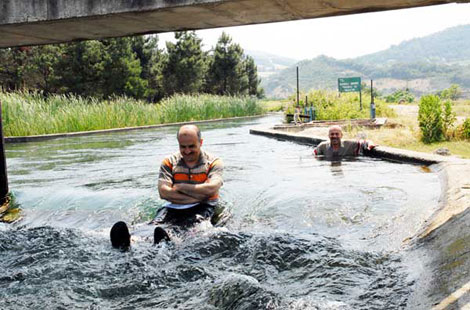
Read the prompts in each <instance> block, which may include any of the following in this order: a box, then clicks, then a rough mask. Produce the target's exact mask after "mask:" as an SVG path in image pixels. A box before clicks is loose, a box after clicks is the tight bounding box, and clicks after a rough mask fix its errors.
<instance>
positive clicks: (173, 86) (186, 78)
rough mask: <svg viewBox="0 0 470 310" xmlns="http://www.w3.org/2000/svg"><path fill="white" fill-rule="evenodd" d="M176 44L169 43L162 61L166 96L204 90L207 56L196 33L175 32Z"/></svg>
mask: <svg viewBox="0 0 470 310" xmlns="http://www.w3.org/2000/svg"><path fill="white" fill-rule="evenodd" d="M175 39H176V40H177V41H176V43H171V42H167V44H166V49H167V55H166V57H165V58H164V59H163V61H162V78H163V81H162V84H163V88H164V90H165V93H166V95H172V94H174V93H186V94H189V93H196V92H199V91H201V90H202V86H203V85H204V82H205V81H204V78H205V75H206V71H207V55H206V53H205V52H204V51H203V50H202V40H201V39H200V38H198V37H197V36H196V33H195V32H194V31H183V32H175Z"/></svg>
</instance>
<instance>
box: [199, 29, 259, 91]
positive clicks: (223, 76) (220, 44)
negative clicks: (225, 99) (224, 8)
mask: <svg viewBox="0 0 470 310" xmlns="http://www.w3.org/2000/svg"><path fill="white" fill-rule="evenodd" d="M245 73H246V65H245V63H244V62H243V49H242V48H241V47H240V45H238V44H235V43H232V38H231V37H230V36H229V35H228V34H226V33H225V32H223V33H222V35H221V36H220V38H219V40H218V41H217V44H216V46H215V49H214V52H213V55H212V57H211V63H210V68H209V72H208V83H207V87H206V88H207V90H208V91H209V92H211V93H215V94H218V95H235V94H246V93H247V92H248V88H249V86H248V85H249V78H248V76H247V75H246V74H245ZM253 82H254V81H253Z"/></svg>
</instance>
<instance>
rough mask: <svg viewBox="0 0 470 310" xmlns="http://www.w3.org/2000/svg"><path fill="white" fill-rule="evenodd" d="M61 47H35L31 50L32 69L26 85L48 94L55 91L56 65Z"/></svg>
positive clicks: (56, 45)
mask: <svg viewBox="0 0 470 310" xmlns="http://www.w3.org/2000/svg"><path fill="white" fill-rule="evenodd" d="M62 50H63V47H62V46H61V45H59V44H55V45H52V44H50V45H42V46H36V47H33V49H32V55H31V57H32V65H31V66H32V68H34V72H31V75H30V78H29V81H28V84H29V87H34V88H37V89H41V90H43V91H44V94H46V95H47V94H50V93H53V92H56V90H57V80H58V78H59V76H58V74H60V72H58V71H57V64H58V62H59V59H60V56H61V54H62Z"/></svg>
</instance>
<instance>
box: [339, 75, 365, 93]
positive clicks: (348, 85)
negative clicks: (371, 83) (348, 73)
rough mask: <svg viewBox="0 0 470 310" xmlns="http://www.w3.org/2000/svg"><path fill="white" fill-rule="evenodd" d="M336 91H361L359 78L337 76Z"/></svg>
mask: <svg viewBox="0 0 470 310" xmlns="http://www.w3.org/2000/svg"><path fill="white" fill-rule="evenodd" d="M338 91H339V92H340V93H349V92H353V91H357V92H359V91H361V78H360V77H351V78H339V79H338Z"/></svg>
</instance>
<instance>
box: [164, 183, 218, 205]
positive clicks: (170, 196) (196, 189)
mask: <svg viewBox="0 0 470 310" xmlns="http://www.w3.org/2000/svg"><path fill="white" fill-rule="evenodd" d="M221 186H222V180H220V179H219V178H213V179H208V180H207V181H206V182H204V183H202V184H184V183H180V184H171V183H170V182H167V181H164V180H159V182H158V192H159V194H160V198H162V199H165V200H168V201H169V202H171V203H175V204H190V203H197V202H203V201H205V200H207V199H209V198H210V197H212V196H214V195H215V194H217V191H218V190H219V189H220V187H221Z"/></svg>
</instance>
